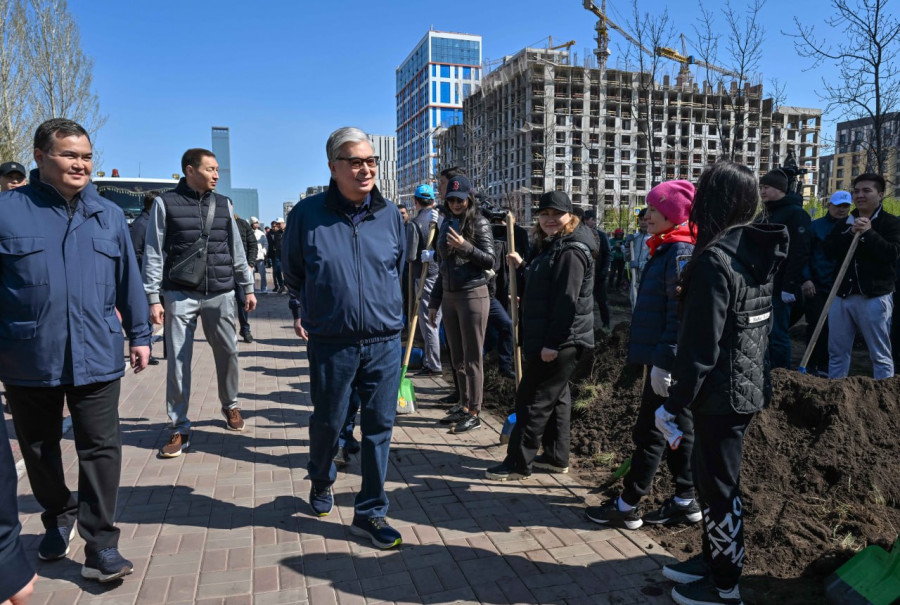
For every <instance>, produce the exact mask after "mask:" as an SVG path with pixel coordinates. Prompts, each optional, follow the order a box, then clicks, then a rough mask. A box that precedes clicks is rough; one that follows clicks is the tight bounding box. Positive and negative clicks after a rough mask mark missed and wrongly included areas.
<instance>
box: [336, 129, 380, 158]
mask: <svg viewBox="0 0 900 605" xmlns="http://www.w3.org/2000/svg"><path fill="white" fill-rule="evenodd" d="M362 142H366V143H368V144H369V145H371V144H372V141H371V140H369V135H367V134H366V133H365V132H363V131H362V130H360V129H359V128H354V127H353V126H344V127H343V128H338V129H337V130H335V131H334V132H332V133H331V136H329V137H328V143H326V144H325V152H326V153H327V154H328V161H329V162H333V161H335V160H336V159H337V158H338V155H339V154H340V150H341V147H342V146H344V145H345V144H347V143H362Z"/></svg>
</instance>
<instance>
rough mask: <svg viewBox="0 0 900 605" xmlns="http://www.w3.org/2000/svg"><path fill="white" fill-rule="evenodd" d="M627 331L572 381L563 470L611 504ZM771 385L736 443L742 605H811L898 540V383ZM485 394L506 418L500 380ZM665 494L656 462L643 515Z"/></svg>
mask: <svg viewBox="0 0 900 605" xmlns="http://www.w3.org/2000/svg"><path fill="white" fill-rule="evenodd" d="M628 330H629V326H628V324H619V325H618V326H616V328H615V329H614V330H613V332H612V333H611V334H609V335H603V334H599V335H598V339H599V342H598V343H597V348H596V350H595V354H594V355H593V356H589V357H590V359H587V360H585V363H584V364H582V367H581V368H579V371H578V372H577V373H576V376H575V377H574V378H573V384H574V388H573V407H574V408H575V410H574V413H573V422H572V453H573V461H572V465H573V467H575V469H576V471H577V472H578V473H579V475H580V477H581V478H582V479H583V480H584V481H585V482H586V483H588V484H591V485H597V486H600V487H599V488H598V490H599V491H601V492H603V493H606V494H607V495H609V496H614V495H618V493H619V491H620V485H619V482H614V480H613V472H614V471H615V469H616V468H617V467H618V466H619V465H620V464H621V463H622V462H623V461H624V460H625V459H627V458H628V457H629V456H630V455H631V450H632V443H631V430H632V428H633V425H634V421H635V418H636V417H637V409H638V405H639V401H640V392H641V384H642V379H643V377H642V375H641V371H640V370H639V369H637V368H634V367H629V366H626V365H625V364H624V359H625V354H626V351H627V344H628ZM772 380H773V384H774V392H775V397H774V400H773V402H772V405H771V406H770V407H769V408H767V409H766V410H764V411H763V412H761V413H760V414H758V415H757V418H756V419H755V420H754V421H753V423H752V424H751V426H750V430H749V431H748V434H747V436H746V438H745V440H744V448H745V449H744V462H743V469H742V475H741V481H742V489H743V493H744V510H745V522H746V533H745V538H746V542H747V553H748V554H747V559H746V566H745V580H744V581H743V582H742V584H743V585H744V593H745V595H744V597H745V602H747V603H770V602H778V601H781V602H790V603H821V602H823V601H824V592H823V590H824V587H823V581H824V578H825V576H827V575H828V574H829V573H830V572H832V571H833V570H834V569H836V568H837V567H838V566H840V565H841V564H842V563H843V562H845V561H846V560H847V559H848V558H849V557H851V556H852V555H853V554H855V552H857V551H858V550H860V549H861V548H863V547H865V546H867V545H869V544H880V545H882V546H884V547H885V548H889V547H890V545H891V544H892V543H893V541H894V539H895V538H896V537H897V534H898V531H900V441H898V435H900V378H896V377H895V378H892V379H889V380H883V381H875V380H873V379H871V378H867V377H860V376H855V377H850V378H846V379H843V380H836V381H830V380H826V379H822V378H816V377H813V376H807V375H802V374H799V373H797V372H787V371H783V370H776V371H775V372H773V375H772ZM485 386H486V394H485V397H486V399H487V400H490V401H492V402H494V403H493V404H489V405H493V407H495V408H497V407H501V408H503V410H504V411H505V410H508V409H509V408H510V406H511V405H512V404H511V402H512V397H513V391H512V384H511V382H510V381H501V380H500V379H497V378H495V376H493V375H489V376H488V377H487V378H486V385H485ZM671 485H672V480H671V476H670V475H669V473H668V471H667V470H666V469H665V465H664V464H663V465H662V466H661V468H660V471H659V472H658V474H657V479H656V483H655V484H654V486H653V489H652V490H651V494H650V496H649V497H648V499H647V501H646V502H645V504H644V506H645V507H647V508H651V509H652V508H653V507H655V506H657V505H659V504H660V503H661V502H662V501H663V500H664V499H665V498H666V497H668V496H669V495H671V489H672V488H671ZM645 530H646V531H648V532H649V533H650V534H651V535H652V536H653V537H654V539H656V540H657V541H658V542H660V544H661V545H662V546H664V547H666V548H668V549H669V550H670V552H672V553H673V554H675V555H677V556H679V557H683V558H687V557H689V556H691V555H692V554H693V553H695V552H698V551H699V549H700V531H699V527H698V526H693V527H690V528H683V527H682V528H653V527H648V526H645Z"/></svg>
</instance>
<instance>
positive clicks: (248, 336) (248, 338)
mask: <svg viewBox="0 0 900 605" xmlns="http://www.w3.org/2000/svg"><path fill="white" fill-rule="evenodd" d="M241 338H243V339H244V342H248V343H249V342H253V334H251V333H250V330H247V331H246V332H241Z"/></svg>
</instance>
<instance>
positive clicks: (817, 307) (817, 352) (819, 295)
mask: <svg viewBox="0 0 900 605" xmlns="http://www.w3.org/2000/svg"><path fill="white" fill-rule="evenodd" d="M827 298H828V291H825V292H823V291H822V290H816V295H815V296H810V297H807V298H806V300H805V303H806V308H805V309H804V311H805V313H806V342H807V344H808V343H809V341H810V339H811V338H812V333H813V330H815V329H816V322H817V321H819V315H821V314H822V310H823V309H824V308H825V300H826V299H827ZM826 317H827V316H826ZM804 352H805V351H804ZM806 367H807V369H808V370H811V371H813V372H814V371H816V370H818V371H821V372H825V373H826V374H827V373H828V320H827V319H826V320H825V323H824V324H822V331H821V332H819V337H818V338H817V339H816V346H815V347H813V351H812V355H811V356H810V358H809V361H808V362H807V364H806Z"/></svg>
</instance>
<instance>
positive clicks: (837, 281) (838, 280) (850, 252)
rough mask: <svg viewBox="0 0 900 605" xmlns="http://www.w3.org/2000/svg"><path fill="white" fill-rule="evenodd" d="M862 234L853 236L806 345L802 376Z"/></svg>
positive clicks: (802, 362)
mask: <svg viewBox="0 0 900 605" xmlns="http://www.w3.org/2000/svg"><path fill="white" fill-rule="evenodd" d="M860 233H861V232H857V233H856V234H854V235H853V241H851V242H850V247H849V248H848V249H847V256H845V257H844V262H843V263H841V268H840V269H839V270H838V272H837V277H835V279H834V285H833V286H831V292H829V293H828V298H826V299H825V306H824V307H822V312H821V313H820V314H819V321H817V322H816V329H815V330H813V333H812V337H810V339H809V344H808V345H806V351H805V352H804V353H803V359H801V360H800V367H799V368H798V369H799V370H800V373H801V374H806V364H808V363H809V358H810V356H812V352H813V349H814V348H815V347H816V341H817V340H818V339H819V332H821V331H822V326H824V325H825V320H826V319H828V309H830V308H831V303H832V302H834V297H835V296H837V291H838V288H840V287H841V282H843V281H844V274H845V273H847V267H849V266H850V259H852V258H853V253H854V252H856V246H857V244H859V235H860Z"/></svg>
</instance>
